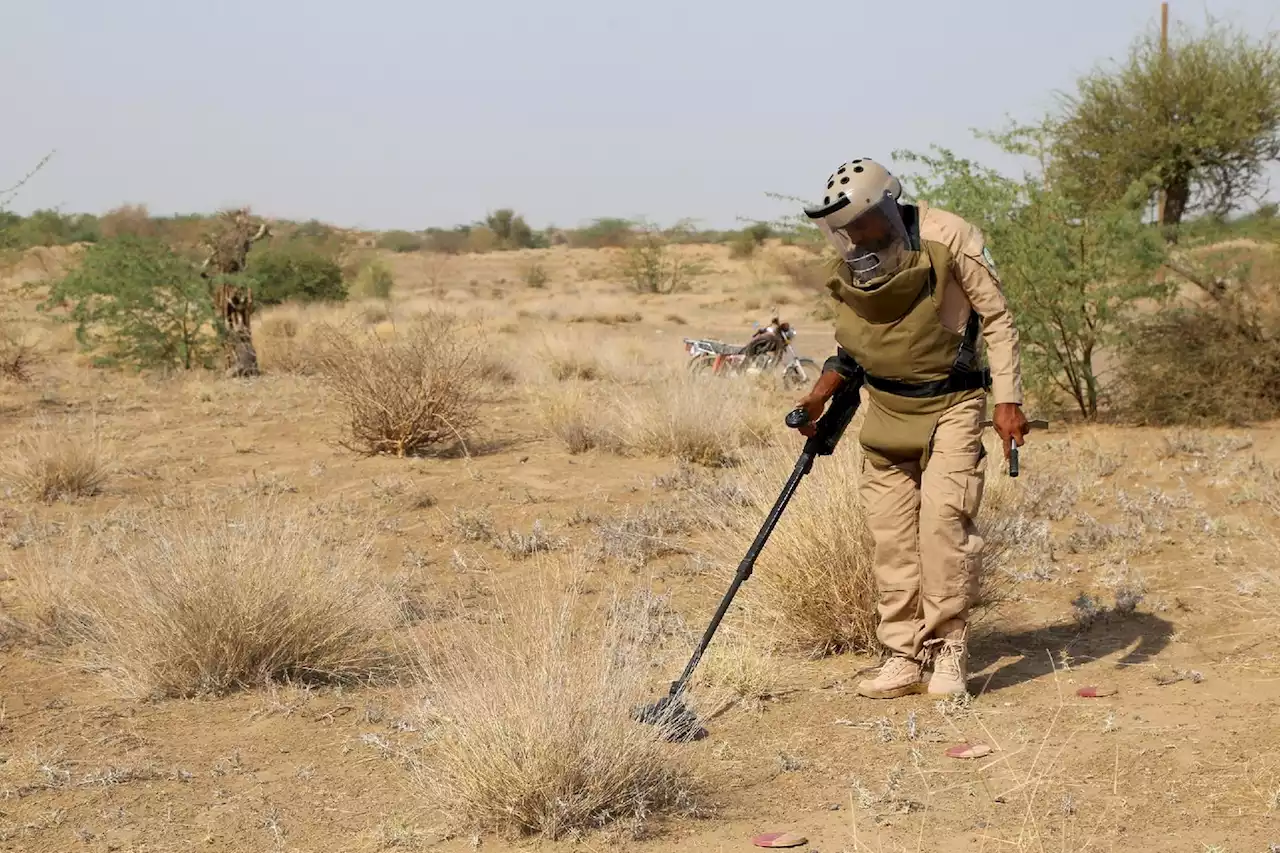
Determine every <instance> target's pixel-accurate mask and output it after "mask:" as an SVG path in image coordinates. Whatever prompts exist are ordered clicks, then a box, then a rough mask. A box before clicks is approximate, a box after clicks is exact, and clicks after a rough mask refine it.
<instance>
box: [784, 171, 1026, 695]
mask: <svg viewBox="0 0 1280 853" xmlns="http://www.w3.org/2000/svg"><path fill="white" fill-rule="evenodd" d="M901 191H902V187H901V184H900V183H899V181H898V180H897V179H896V178H894V177H893V176H892V175H890V174H889V172H888V171H886V170H885V168H884V167H883V166H880V165H879V164H877V163H874V162H872V161H871V160H866V159H861V160H853V161H852V162H849V163H845V164H844V165H842V166H841V167H840V168H839V169H837V170H836V172H835V174H833V175H831V176H830V177H829V178H828V180H827V184H826V189H825V191H824V193H823V199H822V203H821V204H820V205H815V206H813V207H808V208H806V209H805V213H806V215H807V216H808V217H809V218H810V219H811V220H812V221H814V222H815V223H816V224H817V226H818V228H819V229H820V230H821V231H822V233H823V234H824V235H825V237H826V238H827V240H828V241H829V242H830V243H831V245H832V246H834V247H835V249H836V251H837V252H838V253H839V255H840V257H839V259H838V260H837V262H836V265H835V267H834V275H833V276H832V278H831V279H830V281H829V282H828V284H827V287H828V289H829V290H830V292H831V295H832V296H833V297H834V299H835V311H836V320H835V338H836V343H837V348H836V354H835V355H833V356H832V357H831V358H829V359H827V362H826V364H825V365H824V367H823V373H822V375H821V376H820V377H819V379H818V381H817V383H816V384H815V386H814V388H813V390H812V391H810V393H809V394H808V395H807V396H806V397H805V398H804V399H803V400H801V401H800V406H801V407H803V408H805V409H806V410H807V411H808V413H809V415H810V419H811V421H814V420H816V419H817V418H818V416H820V415H821V413H822V411H823V409H824V407H825V405H826V403H827V401H828V400H829V399H830V397H831V395H832V394H834V393H835V391H836V389H837V388H838V387H839V386H840V385H841V384H842V383H843V382H848V381H860V382H862V383H863V384H862V390H863V393H864V395H865V396H864V402H863V408H864V411H865V417H864V420H863V424H862V427H861V431H860V433H859V436H858V440H859V444H860V446H861V451H862V457H863V458H862V475H861V478H860V484H859V492H860V499H861V501H862V503H863V509H864V511H865V512H866V516H867V522H868V527H869V529H870V531H871V534H872V539H873V540H874V543H875V556H874V561H875V577H876V584H877V588H878V594H879V599H878V603H877V611H878V614H879V620H880V621H879V627H878V629H877V632H878V636H879V639H880V642H881V643H882V644H883V645H884V646H885V648H886V649H887V650H888V652H889V657H888V659H887V660H886V661H885V663H884V665H883V666H882V667H881V668H880V671H879V673H878V674H877V675H876V676H875V677H874V678H870V679H867V680H864V681H863V682H861V683H860V684H859V685H858V692H859V693H860V694H862V695H863V696H867V697H871V698H892V697H897V696H903V695H906V694H910V693H922V692H925V691H928V692H930V693H962V692H965V691H966V678H967V661H968V658H967V647H966V641H967V637H968V618H969V612H970V607H971V606H972V604H973V602H974V599H975V597H976V594H977V590H978V583H979V576H980V570H981V559H982V547H983V542H982V539H981V537H980V536H978V534H977V531H976V529H975V526H974V518H975V516H976V515H977V514H978V508H979V505H980V503H981V500H982V492H983V483H984V477H985V472H986V462H987V459H986V451H985V449H984V447H983V444H982V427H981V422H982V420H983V419H984V417H985V413H986V405H987V396H988V394H991V395H992V396H994V398H995V399H994V403H995V412H994V417H993V421H994V426H995V429H996V432H997V433H998V434H999V435H1000V439H1001V443H1002V445H1003V447H1004V448H1005V455H1006V457H1007V456H1008V452H1009V451H1008V448H1009V442H1010V441H1011V440H1012V441H1014V442H1016V443H1017V444H1018V445H1021V444H1022V443H1023V435H1024V433H1025V432H1026V429H1027V422H1026V419H1025V417H1024V416H1023V414H1022V410H1021V404H1022V387H1021V386H1022V383H1021V376H1020V367H1019V354H1018V333H1017V330H1016V329H1015V327H1014V324H1013V318H1012V316H1011V315H1010V313H1009V308H1008V305H1007V304H1006V302H1005V297H1004V294H1003V292H1002V291H1001V286H1000V280H999V278H998V276H997V273H996V267H995V264H994V263H993V261H992V257H991V253H990V252H989V251H988V250H987V248H986V247H985V245H984V243H983V237H982V234H981V233H980V232H979V230H978V229H977V228H975V227H973V226H971V225H970V224H969V223H967V222H965V221H964V220H963V219H961V218H960V217H958V216H956V215H954V214H951V213H947V212H946V211H943V210H940V209H937V208H932V207H930V206H928V205H926V204H923V203H919V204H911V205H905V204H900V203H899V197H900V196H901ZM980 344H985V347H984V349H985V355H986V361H987V362H988V364H987V366H984V365H983V364H982V363H981V359H980V356H981V354H982V353H980V351H979V350H980ZM803 431H804V432H806V433H807V434H811V433H812V431H813V428H812V426H810V427H808V428H806V429H805V430H803Z"/></svg>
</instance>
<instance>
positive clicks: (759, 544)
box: [671, 451, 813, 696]
mask: <svg viewBox="0 0 1280 853" xmlns="http://www.w3.org/2000/svg"><path fill="white" fill-rule="evenodd" d="M812 469H813V455H812V454H811V453H809V452H807V451H806V452H804V453H801V454H800V458H799V460H797V461H796V467H795V469H794V470H793V471H792V472H791V476H790V477H789V478H787V484H786V485H785V486H784V487H783V489H782V493H781V494H780V495H778V499H777V500H776V501H774V503H773V509H771V510H770V511H769V515H768V517H767V518H765V520H764V524H763V525H762V526H761V528H760V532H759V533H757V534H756V538H755V541H753V542H752V543H751V547H750V548H748V549H747V554H746V556H745V557H743V558H742V562H741V563H739V564H738V572H737V574H735V575H734V576H733V583H732V584H730V585H729V591H728V592H726V593H725V595H724V598H722V599H720V606H719V607H718V608H716V614H715V616H712V617H711V624H709V625H708V626H707V630H706V631H704V632H703V634H702V640H701V641H700V642H699V643H698V648H697V649H695V650H694V653H693V657H691V658H690V659H689V663H688V664H687V665H686V666H685V668H684V672H683V673H682V674H681V675H680V678H679V680H678V681H674V682H672V683H671V695H672V696H674V695H676V694H677V693H679V692H680V691H681V690H683V689H684V686H685V684H686V683H687V682H688V681H689V678H690V676H692V675H693V671H694V670H695V669H696V668H697V666H698V661H700V660H701V659H702V655H703V653H704V652H705V651H706V650H707V646H708V645H710V644H711V638H712V637H713V636H714V635H715V633H716V628H718V627H720V620H722V619H724V615H725V613H727V612H728V611H729V605H730V604H732V603H733V597H734V596H735V595H737V593H738V587H740V586H742V584H743V582H744V581H746V579H747V578H749V577H751V572H752V570H753V569H754V568H755V564H756V558H757V557H759V556H760V552H761V551H762V550H764V544H765V542H767V541H769V534H771V533H773V528H774V527H775V526H776V525H777V523H778V519H779V518H781V517H782V513H783V511H784V510H785V509H786V508H787V504H788V503H790V502H791V498H792V496H793V495H795V493H796V488H797V487H798V486H799V485H800V481H801V480H802V479H804V475H805V474H808V473H809V471H811V470H812Z"/></svg>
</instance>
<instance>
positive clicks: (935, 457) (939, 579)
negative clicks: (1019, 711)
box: [859, 397, 987, 659]
mask: <svg viewBox="0 0 1280 853" xmlns="http://www.w3.org/2000/svg"><path fill="white" fill-rule="evenodd" d="M985 410H986V399H985V397H979V398H977V399H974V400H968V401H966V402H964V403H960V404H958V405H956V406H953V407H952V408H950V409H948V410H946V411H945V412H943V413H942V415H941V417H940V419H939V420H938V425H937V430H936V431H935V433H934V444H933V452H932V454H931V456H930V457H929V461H928V464H927V465H926V466H925V469H924V471H923V472H922V471H921V470H920V463H919V462H910V463H904V464H900V465H892V466H888V467H882V466H879V465H877V464H875V463H874V462H873V461H872V460H870V459H868V458H867V457H866V456H864V457H863V463H862V477H861V480H860V484H859V493H860V498H861V500H862V505H863V507H864V509H865V511H866V514H867V526H868V528H869V529H870V531H871V536H872V539H873V540H874V542H875V577H876V585H877V587H878V591H879V601H878V603H877V610H878V611H879V615H880V626H879V628H878V629H877V635H878V636H879V639H880V642H881V643H883V644H884V645H885V646H886V647H887V648H888V649H889V650H890V651H892V652H895V653H899V654H903V655H907V656H908V657H911V658H915V659H919V658H920V653H921V649H922V648H923V646H924V643H925V641H927V640H930V639H933V638H934V637H943V636H947V635H951V634H954V633H956V632H958V631H959V630H960V629H961V628H963V627H964V624H965V623H966V622H967V620H968V616H969V608H970V607H971V606H972V604H973V602H974V600H975V599H976V598H977V593H978V585H979V581H980V574H981V567H982V545H983V542H982V538H981V537H980V536H979V535H978V532H977V529H976V527H975V525H974V518H975V517H976V516H977V514H978V508H979V506H980V505H981V503H982V490H983V485H984V481H985V474H986V465H987V457H986V452H985V450H984V448H983V446H982V427H981V426H980V423H981V421H982V417H983V414H984V413H985Z"/></svg>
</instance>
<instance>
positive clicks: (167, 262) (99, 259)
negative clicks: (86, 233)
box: [40, 235, 217, 369]
mask: <svg viewBox="0 0 1280 853" xmlns="http://www.w3.org/2000/svg"><path fill="white" fill-rule="evenodd" d="M40 308H41V310H43V311H48V310H51V309H54V308H69V309H70V313H69V315H68V317H67V319H68V320H69V321H71V322H74V323H75V324H76V338H77V340H79V342H80V343H81V345H82V346H84V347H86V348H87V349H91V350H97V351H99V352H100V353H101V356H100V359H99V360H100V362H101V363H104V364H116V363H128V364H132V365H134V366H137V367H181V368H185V369H190V368H192V367H195V366H208V365H209V363H210V361H211V359H212V358H213V356H214V355H215V353H216V352H217V336H216V334H215V332H214V328H213V326H212V324H211V321H212V320H213V310H212V307H211V305H210V302H209V292H208V288H207V286H206V284H205V281H204V280H203V279H202V278H201V277H200V272H199V270H198V269H196V267H195V265H194V264H192V263H191V262H190V261H188V260H187V259H185V258H183V257H181V256H180V255H178V254H177V253H176V252H174V251H173V249H171V248H170V247H169V246H167V245H165V244H164V243H162V242H160V241H159V240H155V239H148V238H142V237H135V236H132V235H126V236H121V237H114V238H111V239H108V240H103V241H101V242H98V243H96V244H94V245H92V246H90V247H89V249H88V250H87V251H86V252H85V255H84V259H83V261H82V263H81V264H80V265H79V266H78V267H77V268H76V269H74V270H72V271H71V272H70V273H68V274H67V275H66V276H65V277H63V278H62V279H60V280H58V281H56V282H54V284H53V285H52V287H51V288H50V291H49V295H48V297H47V299H46V300H45V301H44V302H43V303H41V306H40Z"/></svg>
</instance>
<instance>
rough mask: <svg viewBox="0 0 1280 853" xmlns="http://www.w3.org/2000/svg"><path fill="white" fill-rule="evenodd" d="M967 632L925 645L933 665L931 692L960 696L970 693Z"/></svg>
mask: <svg viewBox="0 0 1280 853" xmlns="http://www.w3.org/2000/svg"><path fill="white" fill-rule="evenodd" d="M967 633H968V632H967V631H961V632H959V633H957V634H954V635H952V636H949V637H945V638H943V639H938V640H930V641H929V642H927V643H925V646H926V648H928V649H929V658H930V660H931V662H932V663H933V674H932V675H931V676H929V692H930V693H941V694H959V693H968V692H969V650H968V648H967V645H966V642H965V641H966V639H967V637H966V635H967Z"/></svg>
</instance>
